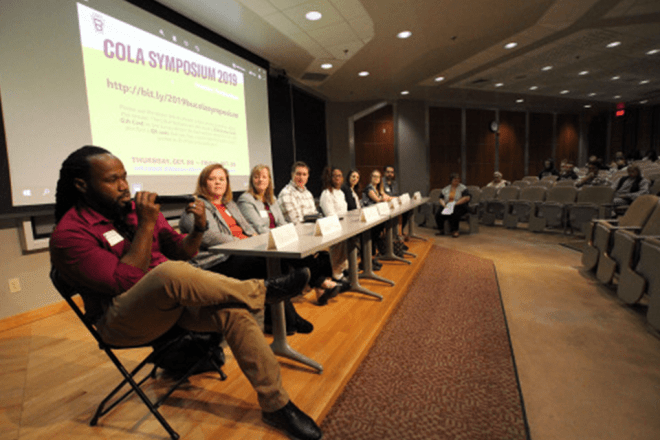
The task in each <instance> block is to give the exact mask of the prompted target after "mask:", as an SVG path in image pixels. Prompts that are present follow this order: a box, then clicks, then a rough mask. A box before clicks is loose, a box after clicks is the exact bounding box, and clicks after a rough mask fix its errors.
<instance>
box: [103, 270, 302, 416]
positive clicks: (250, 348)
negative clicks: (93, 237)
mask: <svg viewBox="0 0 660 440" xmlns="http://www.w3.org/2000/svg"><path fill="white" fill-rule="evenodd" d="M265 294H266V288H265V286H264V282H263V281H262V280H247V281H239V280H236V279H234V278H229V277H226V276H224V275H220V274H217V273H213V272H210V271H206V270H203V269H198V268H195V267H193V266H191V265H190V264H188V263H185V262H181V261H168V262H165V263H163V264H161V265H159V266H158V267H156V268H154V269H153V270H151V271H150V272H148V273H147V274H146V275H145V276H144V277H143V278H142V279H141V280H140V281H139V282H137V283H136V284H135V285H134V286H133V287H131V288H130V289H129V290H127V291H126V292H124V293H122V294H121V295H118V296H116V297H115V298H114V299H113V302H112V305H111V306H110V307H109V308H108V309H107V310H106V312H105V314H104V315H103V317H102V318H101V319H100V320H99V322H98V323H97V325H96V326H97V328H98V331H99V333H100V335H101V337H102V338H103V340H104V341H105V342H107V343H108V344H112V345H117V346H127V345H136V344H143V343H147V342H150V341H152V340H154V339H156V338H157V337H159V336H160V335H162V334H163V333H165V332H166V331H167V330H169V329H170V328H172V327H173V326H174V325H179V326H180V327H182V328H185V329H187V330H193V331H198V332H219V333H222V334H223V335H224V337H225V339H226V340H227V344H228V345H229V348H231V351H232V352H233V353H234V357H235V358H236V361H237V362H238V365H239V366H240V368H241V370H242V371H243V373H244V374H245V376H246V377H247V378H248V380H249V381H250V383H251V384H252V386H253V387H254V389H255V391H256V392H257V397H258V399H259V405H260V406H261V408H262V409H263V410H264V411H268V412H270V411H276V410H278V409H280V408H282V407H283V406H284V405H286V404H287V402H288V401H289V396H288V394H287V393H286V391H285V390H284V389H283V388H282V377H281V374H280V365H279V363H278V362H277V359H276V358H275V355H274V354H273V352H272V350H271V349H270V347H269V346H268V343H267V342H266V339H265V338H264V335H263V333H262V331H261V329H260V328H259V326H258V325H257V322H256V321H255V319H254V317H253V316H252V315H251V313H250V312H257V311H260V310H262V309H263V307H264V299H265Z"/></svg>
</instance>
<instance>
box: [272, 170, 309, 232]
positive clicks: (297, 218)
mask: <svg viewBox="0 0 660 440" xmlns="http://www.w3.org/2000/svg"><path fill="white" fill-rule="evenodd" d="M277 203H279V205H280V209H281V210H282V214H284V218H285V219H286V220H287V221H289V222H292V223H300V222H302V221H303V217H305V216H306V215H311V214H316V213H317V212H318V211H317V210H316V203H315V202H314V196H312V193H311V192H309V191H308V190H307V188H303V189H300V188H298V187H297V186H296V184H295V183H294V182H293V180H292V181H290V182H289V183H288V184H287V186H285V187H284V188H282V191H280V195H279V196H278V197H277Z"/></svg>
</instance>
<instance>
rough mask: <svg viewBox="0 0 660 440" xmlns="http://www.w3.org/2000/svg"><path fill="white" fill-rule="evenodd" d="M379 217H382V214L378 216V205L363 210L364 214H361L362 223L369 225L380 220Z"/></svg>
mask: <svg viewBox="0 0 660 440" xmlns="http://www.w3.org/2000/svg"><path fill="white" fill-rule="evenodd" d="M378 217H380V214H378V207H377V206H376V205H372V206H369V207H367V208H362V212H361V213H360V221H361V222H362V223H369V222H372V221H374V220H378Z"/></svg>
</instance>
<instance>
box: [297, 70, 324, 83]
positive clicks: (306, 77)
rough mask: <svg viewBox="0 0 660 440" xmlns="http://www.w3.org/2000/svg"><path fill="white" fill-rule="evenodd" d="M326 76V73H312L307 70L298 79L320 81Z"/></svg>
mask: <svg viewBox="0 0 660 440" xmlns="http://www.w3.org/2000/svg"><path fill="white" fill-rule="evenodd" d="M327 77H328V75H327V74H325V73H313V72H307V73H305V74H304V75H303V76H302V77H301V78H300V79H302V80H304V81H316V82H321V81H325V79H326V78H327Z"/></svg>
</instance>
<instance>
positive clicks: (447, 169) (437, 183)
mask: <svg viewBox="0 0 660 440" xmlns="http://www.w3.org/2000/svg"><path fill="white" fill-rule="evenodd" d="M461 113H462V111H461V109H460V108H440V107H429V162H430V166H429V168H430V171H429V179H430V185H429V188H431V189H433V188H442V187H444V186H446V185H447V183H448V182H449V174H450V173H452V172H458V173H460V171H461Z"/></svg>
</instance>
